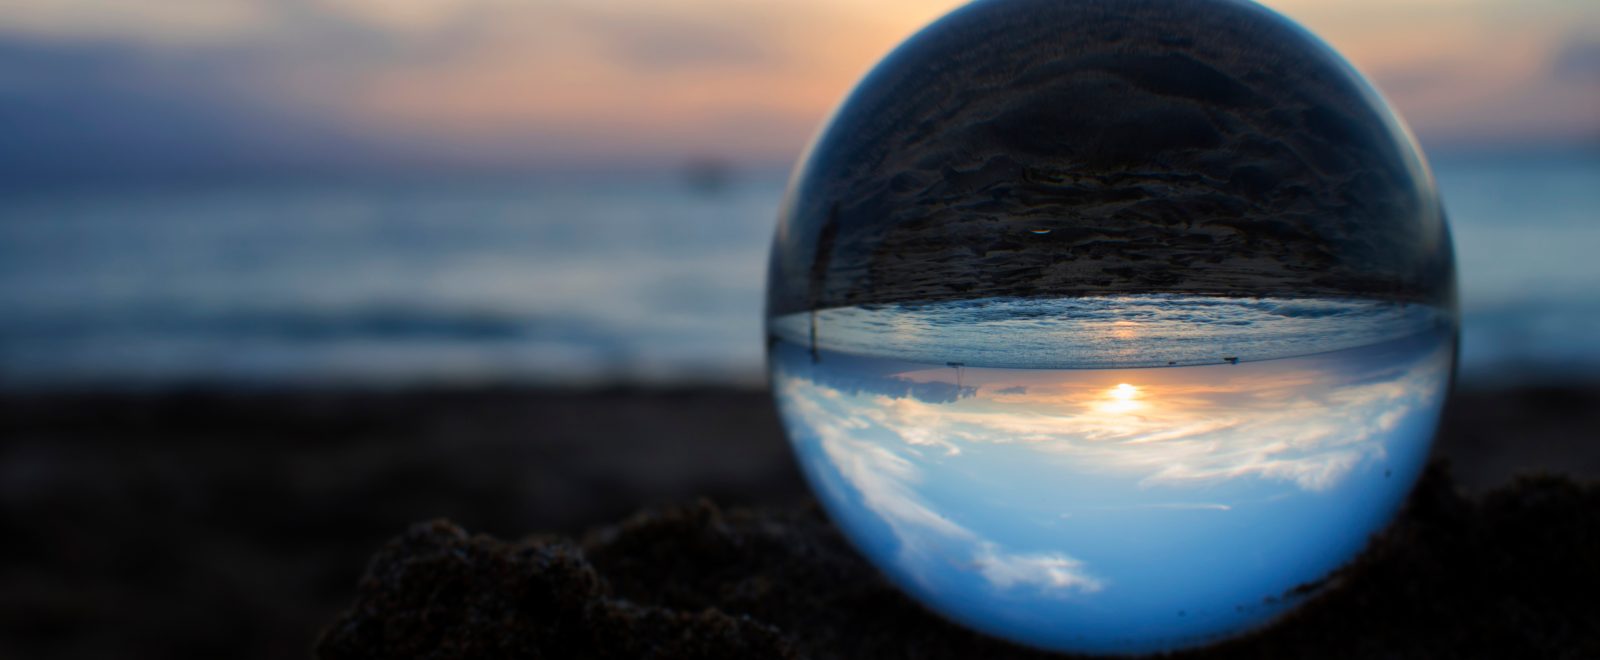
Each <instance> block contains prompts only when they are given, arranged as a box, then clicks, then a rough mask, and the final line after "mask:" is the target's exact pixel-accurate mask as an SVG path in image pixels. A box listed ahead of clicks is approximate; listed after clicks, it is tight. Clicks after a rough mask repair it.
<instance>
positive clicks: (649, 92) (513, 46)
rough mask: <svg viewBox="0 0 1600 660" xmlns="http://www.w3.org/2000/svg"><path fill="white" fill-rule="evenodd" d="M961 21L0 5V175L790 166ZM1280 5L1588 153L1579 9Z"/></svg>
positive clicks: (789, 10) (414, 3) (1532, 133)
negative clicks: (893, 57) (717, 162)
mask: <svg viewBox="0 0 1600 660" xmlns="http://www.w3.org/2000/svg"><path fill="white" fill-rule="evenodd" d="M956 4H957V3H956V2H955V1H954V0H950V1H941V2H935V3H926V2H912V1H910V0H904V1H894V2H883V3H874V4H872V5H871V6H870V7H869V6H867V5H862V4H860V3H850V2H844V1H822V2H801V1H799V0H774V1H773V2H764V3H746V2H734V1H733V0H692V1H691V0H634V1H631V2H626V3H623V2H578V1H576V0H551V1H548V2H535V3H529V2H519V1H516V0H459V1H450V0H411V1H407V2H386V1H384V0H170V1H163V2H157V3H139V4H137V6H136V5H135V4H131V3H128V2H122V1H119V0H52V1H50V2H38V1H35V0H0V50H5V51H6V52H7V55H8V58H7V59H5V60H0V68H3V69H5V71H3V72H0V86H4V87H6V92H5V93H6V95H5V96H4V101H5V108H4V110H5V112H6V116H5V117H4V119H5V120H6V121H5V122H4V123H0V144H3V145H4V146H5V147H6V151H7V152H8V153H6V154H5V160H6V161H7V162H8V163H9V164H10V166H9V167H8V168H7V172H8V173H18V172H20V173H29V172H32V173H34V174H35V175H38V174H40V173H48V172H58V173H64V172H101V173H105V172H114V173H122V174H127V173H130V172H135V173H138V172H143V173H149V172H152V171H156V172H159V171H187V172H196V171H209V170H212V169H216V168H221V169H224V170H273V171H300V170H303V169H304V168H305V167H307V166H308V165H314V166H315V167H319V168H335V169H353V170H372V169H379V170H382V169H385V168H397V167H398V168H418V167H421V168H439V167H444V168H454V167H473V168H525V167H558V168H559V167H567V166H574V165H579V166H581V165H589V166H593V165H600V166H608V165H609V166H618V165H629V166H641V165H643V166H652V167H660V166H663V165H677V164H680V163H681V162H683V160H684V159H685V158H687V157H691V156H698V155H705V154H711V155H721V156H727V157H731V158H732V159H734V160H736V161H747V162H757V163H772V164H777V163H788V162H790V161H791V160H792V158H793V157H794V155H795V154H796V153H798V151H799V149H800V148H801V146H802V145H803V144H804V141H805V140H806V138H807V137H808V136H809V135H811V133H812V132H813V131H814V130H815V128H816V126H817V124H818V123H819V122H820V121H822V120H823V118H824V117H825V116H826V114H827V111H828V109H829V108H831V107H833V106H834V104H836V103H837V102H838V101H839V100H840V99H841V98H842V97H843V96H844V95H845V94H846V93H847V92H848V91H849V89H850V88H851V86H852V85H853V84H854V83H855V82H856V80H858V79H859V78H860V76H861V75H862V74H864V73H865V72H866V71H867V70H868V69H869V68H870V66H871V65H872V64H873V62H874V61H875V60H877V59H878V58H879V57H881V56H882V55H883V54H884V53H886V52H888V51H889V50H890V49H891V48H892V47H893V46H894V44H895V43H896V42H898V41H899V40H901V39H903V38H904V37H905V36H907V35H909V34H910V33H912V32H913V31H914V30H915V29H916V28H917V27H919V26H921V25H923V24H925V23H927V22H928V21H930V20H932V19H933V18H935V17H937V16H938V15H939V14H941V13H943V12H944V11H946V10H948V9H950V8H952V7H953V6H955V5H956ZM1276 4H1278V5H1280V6H1282V7H1284V8H1285V9H1288V10H1289V11H1290V13H1291V14H1292V15H1295V16H1297V17H1299V18H1301V19H1302V20H1304V21H1305V22H1306V24H1307V25H1308V26H1309V27H1311V28H1312V29H1313V30H1316V31H1318V32H1320V33H1323V34H1324V35H1325V36H1327V37H1328V38H1329V39H1330V41H1331V42H1332V43H1333V44H1334V45H1335V46H1336V47H1338V48H1340V49H1341V50H1342V51H1344V52H1346V54H1348V55H1349V56H1350V57H1351V59H1352V60H1354V61H1355V63H1356V64H1357V65H1358V66H1360V67H1362V68H1363V69H1364V70H1366V71H1368V72H1370V73H1372V74H1373V76H1374V78H1375V79H1376V80H1378V82H1379V84H1380V86H1381V87H1383V88H1385V90H1386V91H1388V92H1390V94H1391V97H1392V98H1394V99H1395V101H1396V103H1397V105H1398V106H1399V107H1400V109H1401V110H1402V111H1403V112H1404V114H1405V115H1406V117H1407V118H1408V119H1409V120H1410V121H1411V123H1412V124H1413V126H1415V127H1416V128H1417V129H1418V132H1419V134H1420V135H1422V136H1423V138H1424V139H1425V140H1438V141H1439V142H1455V143H1468V142H1484V141H1490V142H1493V141H1497V140H1498V141H1500V142H1506V143H1516V142H1518V141H1522V140H1544V141H1557V142H1562V141H1570V139H1571V138H1574V137H1578V138H1588V137H1593V136H1595V135H1596V134H1600V119H1596V118H1597V117H1600V114H1597V113H1596V112H1595V109H1596V108H1597V107H1600V86H1597V85H1594V84H1586V81H1592V80H1593V78H1594V77H1593V76H1591V75H1588V74H1586V73H1585V72H1586V71H1590V70H1591V69H1592V60H1593V59H1594V58H1593V56H1592V51H1593V38H1592V37H1584V36H1582V35H1593V34H1596V33H1600V15H1597V14H1595V13H1594V12H1592V11H1588V10H1587V6H1586V5H1584V3H1572V2H1557V1H1555V0H1540V1H1538V2H1533V3H1526V4H1513V3H1490V2H1471V3H1453V4H1452V3H1445V2H1436V1H1423V0H1411V1H1408V2H1398V3H1389V2H1384V3H1380V2H1376V1H1372V2H1367V1H1363V2H1361V3H1359V4H1358V5H1347V4H1344V3H1341V4H1339V5H1338V6H1334V5H1330V4H1328V3H1311V2H1308V1H1302V0H1285V1H1284V2H1280V3H1276ZM1424 26H1425V27H1424ZM1574 35H1578V36H1574ZM17 49H24V50H29V51H30V53H31V54H30V59H29V60H28V63H27V64H26V65H25V66H24V65H23V64H21V62H23V60H21V59H18V58H16V57H15V56H13V53H14V52H15V51H16V50H17ZM94 58H100V59H99V60H98V61H97V62H95V63H94V66H96V67H100V68H99V72H100V74H99V75H90V76H84V75H82V74H83V73H85V71H84V69H82V68H81V67H82V66H84V65H85V62H84V61H83V60H86V59H94ZM75 60H76V61H75ZM6 65H10V66H6ZM22 68H26V69H29V71H27V72H24V73H22V74H19V73H18V72H17V70H18V69H22ZM19 75H20V76H21V77H22V78H24V79H26V80H29V81H33V82H37V81H38V80H43V79H49V80H53V81H55V82H54V87H52V88H50V90H42V89H40V88H37V87H35V88H30V89H26V90H19V89H18V88H17V87H16V86H15V83H16V82H17V81H16V78H17V77H18V76H19ZM116 81H121V82H116ZM1430 146H1431V145H1430Z"/></svg>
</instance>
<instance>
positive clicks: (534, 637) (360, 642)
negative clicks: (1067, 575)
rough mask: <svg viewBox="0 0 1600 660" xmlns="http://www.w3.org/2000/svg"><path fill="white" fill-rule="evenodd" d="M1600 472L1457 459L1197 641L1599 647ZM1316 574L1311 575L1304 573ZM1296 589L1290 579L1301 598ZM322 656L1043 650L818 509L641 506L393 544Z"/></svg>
mask: <svg viewBox="0 0 1600 660" xmlns="http://www.w3.org/2000/svg"><path fill="white" fill-rule="evenodd" d="M1597 511H1600V484H1590V485H1587V486H1580V485H1578V484H1575V483H1574V482H1572V481H1570V480H1568V479H1564V478H1557V477H1525V478H1522V479H1519V480H1518V481H1516V482H1515V483H1513V484H1512V485H1510V486H1508V487H1505V488H1501V489H1498V490H1495V491H1493V492H1491V493H1489V494H1488V495H1486V496H1484V497H1483V498H1481V499H1479V500H1472V499H1467V498H1464V497H1463V496H1461V495H1460V494H1458V492H1457V490H1456V489H1455V487H1454V485H1453V484H1452V482H1451V479H1450V477H1449V475H1448V470H1447V469H1445V468H1443V467H1442V466H1438V465H1436V466H1435V467H1434V468H1433V469H1431V470H1430V471H1429V472H1428V473H1427V475H1426V476H1425V477H1424V478H1423V480H1422V482H1421V484H1420V486H1419V487H1418V489H1417V490H1416V492H1415V493H1414V494H1413V496H1412V498H1411V501H1410V503H1409V505H1408V506H1407V508H1406V510H1405V512H1404V514H1403V515H1402V516H1401V518H1400V520H1399V521H1398V522H1397V523H1396V524H1395V525H1394V526H1393V527H1391V528H1390V529H1389V530H1388V531H1387V532H1385V533H1384V534H1383V535H1381V536H1380V537H1378V538H1377V539H1376V540H1375V543H1374V544H1373V545H1372V547H1370V548H1369V549H1368V551H1367V552H1366V553H1365V554H1364V555H1363V556H1362V557H1361V558H1360V559H1359V560H1358V561H1357V562H1356V563H1354V564H1352V565H1351V566H1349V567H1347V568H1346V569H1344V570H1343V571H1342V572H1341V573H1339V574H1338V575H1335V576H1333V577H1332V578H1331V579H1330V580H1328V582H1327V584H1326V585H1320V586H1322V587H1323V593H1322V594H1321V595H1320V596H1319V597H1317V598H1316V599H1314V600H1313V601H1311V603H1310V604H1309V605H1308V606H1306V607H1305V608H1304V609H1302V610H1299V611H1297V612H1295V613H1293V614H1291V615H1290V616H1289V617H1288V618H1287V619H1286V620H1284V621H1283V622H1282V623H1281V624H1280V625H1278V626H1275V627H1272V628H1270V629H1268V630H1265V631H1262V632H1259V633H1256V634H1254V635H1252V636H1249V637H1246V638H1244V639H1240V640H1236V641H1233V642H1230V643H1227V644H1225V645H1223V646H1220V647H1216V648H1212V649H1207V650H1204V651H1200V652H1195V653H1192V654H1184V655H1190V656H1192V657H1300V658H1304V657H1315V658H1351V657H1596V656H1597V655H1600V632H1597V631H1600V601H1596V599H1595V598H1593V592H1594V589H1596V588H1597V587H1600V562H1597V561H1595V558H1596V557H1600V516H1597V515H1596V512H1597ZM1315 588H1316V587H1314V586H1310V585H1308V586H1307V587H1306V588H1305V589H1304V591H1311V590H1313V589H1315ZM1292 595H1293V594H1286V595H1285V596H1286V597H1289V596H1292ZM318 653H319V655H320V656H321V657H323V658H379V657H487V656H515V657H606V658H635V657H658V658H723V657H726V658H736V657H806V658H980V657H981V658H994V657H1038V656H1040V655H1042V654H1038V653H1036V652H1033V651H1031V650H1028V649H1021V648H1017V647H1014V646H1010V645H1008V644H1005V643H1003V642H999V641H994V640H989V639H985V638H982V637H980V636H978V635H975V634H972V633H969V632H967V631H965V630H962V629H961V628H958V627H956V626H954V625H951V624H948V623H945V622H944V621H941V620H939V619H938V618H936V617H934V616H933V615H931V614H929V613H927V612H925V611H923V610H921V609H920V608H919V607H918V606H916V605H915V604H913V603H912V602H911V601H909V600H907V599H906V598H905V597H903V596H901V595H900V594H899V593H898V592H896V591H895V590H894V589H893V588H891V587H890V586H889V585H888V584H887V583H886V582H885V581H884V580H882V579H881V578H880V577H878V575H877V574H876V573H875V572H874V571H873V570H872V569H871V568H870V567H869V566H867V565H866V564H865V563H864V562H863V561H861V560H860V559H859V558H858V557H857V556H856V555H855V554H854V553H853V552H851V550H850V549H849V547H848V546H847V545H846V543H845V542H844V540H843V539H842V538H841V537H840V536H839V535H838V533H837V532H835V531H834V530H833V528H832V527H831V526H830V525H829V524H828V523H827V521H826V520H825V519H824V518H823V517H822V516H821V515H819V513H818V511H817V510H816V509H815V508H809V507H808V508H800V509H773V510H738V511H731V512H726V513H724V512H722V511H719V510H718V509H717V508H716V507H715V506H713V505H711V504H709V503H705V502H702V503H700V504H697V505H694V506H688V507H679V508H667V509H660V510H655V511H650V512H646V513H642V514H638V515H636V516H634V517H633V518H631V519H629V520H627V521H625V522H622V523H620V524H618V525H614V526H609V527H603V528H600V529H598V530H596V531H593V532H590V533H588V534H587V535H585V536H584V537H583V538H582V540H575V539H571V538H565V537H557V536H545V537H532V538H529V539H526V540H523V541H520V542H517V543H507V542H503V541H498V540H495V539H493V538H490V537H487V536H468V535H467V534H466V533H465V532H463V531H462V530H461V529H460V528H459V527H456V526H454V525H452V524H450V523H448V522H444V521H436V522H432V523H423V524H419V525H416V526H415V527H413V528H412V529H411V530H410V531H409V532H408V533H406V534H405V535H404V536H402V537H400V538H398V539H396V540H394V541H391V542H390V543H389V544H388V545H387V546H385V547H384V549H383V550H382V551H381V552H379V554H378V556H377V557H376V558H375V559H374V560H373V562H372V565H371V567H370V568H369V569H368V570H367V575H366V577H365V578H364V579H363V580H362V581H361V586H360V594H359V596H358V597H357V600H356V604H355V605H354V606H353V607H352V608H351V609H349V610H348V611H346V612H345V613H344V614H343V615H341V616H340V617H339V619H338V621H337V622H336V623H334V624H333V626H332V627H330V628H329V629H328V631H327V632H326V633H325V635H324V637H323V638H322V640H321V642H320V644H319V645H318Z"/></svg>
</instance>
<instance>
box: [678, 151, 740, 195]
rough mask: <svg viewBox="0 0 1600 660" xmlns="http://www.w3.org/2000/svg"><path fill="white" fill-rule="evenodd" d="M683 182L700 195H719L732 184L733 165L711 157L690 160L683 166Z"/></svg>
mask: <svg viewBox="0 0 1600 660" xmlns="http://www.w3.org/2000/svg"><path fill="white" fill-rule="evenodd" d="M683 181H684V183H685V184H687V185H688V186H689V189H690V190H693V191H695V192H697V193H700V194H702V195H714V194H717V193H720V192H722V191H723V190H726V189H727V188H728V186H729V184H731V183H732V182H733V164H732V163H729V162H728V161H726V160H723V159H720V158H713V157H702V158H694V159H691V160H689V161H688V162H686V163H684V165H683Z"/></svg>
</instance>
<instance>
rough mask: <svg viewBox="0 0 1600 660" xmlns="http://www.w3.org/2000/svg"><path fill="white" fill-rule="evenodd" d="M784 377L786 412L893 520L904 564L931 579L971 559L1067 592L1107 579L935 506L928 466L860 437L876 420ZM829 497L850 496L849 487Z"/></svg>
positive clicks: (864, 498) (867, 502)
mask: <svg viewBox="0 0 1600 660" xmlns="http://www.w3.org/2000/svg"><path fill="white" fill-rule="evenodd" d="M781 378H782V379H783V380H782V383H781V385H780V386H779V387H778V388H777V397H778V403H779V405H780V406H782V407H785V408H787V409H789V410H788V412H789V413H790V414H789V415H787V417H788V418H789V419H805V420H807V423H808V426H807V427H806V428H807V430H808V431H809V432H810V433H812V434H814V435H815V437H816V439H817V442H818V445H819V446H820V448H821V450H822V455H823V456H824V457H826V459H827V461H828V463H829V464H830V465H831V466H832V468H833V470H834V471H835V472H836V473H837V474H838V475H839V476H840V478H842V479H843V480H844V482H845V483H847V484H849V486H850V488H852V489H853V490H854V491H855V492H856V494H857V495H858V496H859V498H860V500H861V505H862V506H863V507H864V508H866V509H867V510H869V511H871V512H873V513H874V514H876V515H877V516H878V517H879V518H880V519H881V520H882V521H883V522H884V523H885V524H886V525H888V527H889V529H890V531H891V533H892V534H893V535H894V538H895V540H896V541H897V542H898V544H899V562H898V564H899V566H901V567H904V568H907V569H909V570H911V571H912V572H913V577H915V578H916V579H919V580H921V581H923V582H924V583H929V582H930V577H931V575H930V574H931V573H933V572H936V571H939V570H942V569H943V568H944V567H945V566H947V565H956V566H968V567H971V568H972V569H973V570H975V571H976V572H977V573H978V574H979V575H981V576H982V577H983V578H984V579H985V580H986V581H987V582H988V583H989V585H990V586H991V587H993V588H995V589H999V590H1007V589H1014V588H1020V587H1029V588H1036V589H1039V590H1040V591H1042V592H1045V593H1047V594H1049V595H1053V596H1060V597H1066V596H1070V595H1072V594H1088V593H1093V592H1095V591H1099V590H1100V589H1101V588H1103V587H1104V585H1105V583H1104V581H1103V580H1100V579H1099V578H1096V577H1094V576H1092V575H1091V574H1090V573H1089V572H1088V571H1087V570H1086V569H1085V567H1084V565H1083V563H1082V562H1081V561H1078V560H1076V559H1073V558H1072V557H1069V556H1067V555H1065V554H1061V553H1009V552H1006V551H1005V550H1004V549H1003V548H1002V547H1001V546H1000V545H998V544H996V543H995V542H993V541H990V540H985V539H983V538H981V537H980V536H979V535H978V534H976V533H974V532H973V531H972V530H970V529H968V528H966V527H964V526H962V525H960V524H959V523H956V522H955V521H953V520H951V519H950V518H948V517H946V516H944V515H942V514H940V513H939V512H937V511H935V510H934V509H933V507H932V506H930V505H929V504H928V503H927V502H926V501H924V500H923V499H922V497H921V496H920V495H918V494H917V490H916V485H917V484H918V483H919V482H920V481H921V479H922V473H921V470H920V469H919V468H917V466H916V465H915V464H914V463H913V462H912V461H911V460H908V459H907V458H906V457H904V456H902V455H900V454H898V453H896V452H895V451H894V450H893V449H892V448H891V447H887V446H883V445H878V444H874V443H872V442H871V441H868V440H863V439H861V435H860V432H861V430H862V429H864V428H867V427H870V426H871V424H872V422H871V421H870V420H868V419H865V418H863V417H859V416H853V415H849V414H845V415H840V414H838V413H839V411H837V410H833V409H830V407H829V404H832V405H838V404H839V403H841V402H842V401H843V399H842V398H841V397H839V396H837V393H836V392H835V391H834V390H831V389H829V388H827V387H825V386H821V385H817V384H815V383H812V382H809V381H806V380H803V379H799V378H794V377H789V376H783V377H781ZM824 402H828V403H824ZM830 497H831V499H835V500H838V501H840V502H841V503H843V502H847V501H849V498H848V496H847V495H846V494H844V493H832V494H830ZM952 553H956V554H965V555H966V559H964V560H962V559H959V558H955V557H950V556H949V555H950V554H952Z"/></svg>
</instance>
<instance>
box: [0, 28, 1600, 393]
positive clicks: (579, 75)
mask: <svg viewBox="0 0 1600 660" xmlns="http://www.w3.org/2000/svg"><path fill="white" fill-rule="evenodd" d="M955 4H956V3H954V2H935V1H931V0H922V1H913V0H895V1H892V2H879V3H872V4H871V5H870V6H868V5H863V4H861V3H858V2H846V1H843V0H825V1H816V0H809V1H806V2H800V1H798V0H795V1H790V0H780V1H774V2H763V3H759V4H752V3H744V2H733V1H732V0H605V1H601V2H593V1H588V2H578V1H576V0H574V1H566V0H542V1H541V2H534V3H529V2H512V1H510V0H409V1H407V2H390V1H387V0H287V1H271V2H269V1H266V0H169V1H166V2H162V3H160V4H159V5H157V6H147V5H146V4H144V3H140V4H138V5H135V4H133V3H126V2H118V1H114V0H51V1H49V2H45V1H42V0H4V1H3V2H0V186H3V187H4V188H3V197H0V307H3V308H4V309H5V310H6V313H5V314H4V315H3V316H0V386H3V387H6V388H12V389H16V388H39V387H82V386H93V387H104V386H111V387H144V386H151V385H163V384H169V383H174V382H224V383H234V384H252V385H257V384H272V385H279V384H292V385H296V386H301V385H313V386H328V385H344V384H352V383H354V384H361V385H410V384H417V383H438V382H445V383H452V384H463V383H467V384H479V383H505V382H514V383H537V384H560V385H567V384H574V383H581V384H595V383H618V382H623V383H681V382H685V381H694V382H714V383H729V382H731V383H740V384H756V383H759V380H760V371H761V367H762V365H761V360H762V357H761V355H762V354H761V345H762V344H761V342H760V340H759V336H758V335H759V332H760V329H759V324H760V317H759V310H760V308H761V293H762V280H763V277H764V275H765V268H764V260H765V251H766V249H767V247H768V241H769V240H770V238H771V230H772V227H773V224H774V214H775V209H776V206H777V203H778V200H779V198H780V196H781V194H782V187H783V182H784V177H785V176H786V173H787V170H788V168H789V167H790V166H791V165H792V163H793V161H794V160H795V158H796V156H797V154H798V152H799V151H800V149H801V148H802V147H803V146H804V143H805V141H806V140H807V138H808V136H809V135H810V134H811V133H812V132H813V131H814V130H816V128H817V127H818V125H819V124H820V123H821V122H822V121H823V119H824V118H825V117H826V114H827V112H828V111H829V109H830V108H831V107H832V106H833V105H834V104H835V103H837V102H838V101H839V100H840V99H841V98H842V97H843V96H844V95H845V94H846V93H847V92H848V91H849V89H850V87H851V85H852V84H853V82H854V81H855V80H856V79H857V78H859V77H860V76H861V75H863V74H864V73H865V72H866V71H867V69H868V68H869V67H870V66H871V65H872V64H873V63H874V62H875V61H876V59H877V58H879V57H881V56H882V55H883V54H885V53H886V52H887V51H888V50H889V49H890V48H892V47H893V46H894V45H895V44H896V43H897V42H898V41H900V40H901V39H903V38H904V37H906V36H908V35H909V34H910V33H912V32H913V31H915V30H916V29H917V28H918V27H920V26H921V25H924V24H925V23H927V22H928V21H930V20H932V19H933V18H936V17H937V16H939V15H940V14H942V13H943V12H945V11H947V10H948V9H950V8H951V7H953V6H954V5H955ZM1269 4H1270V5H1272V6H1274V7H1275V8H1277V9H1279V10H1281V11H1283V12H1285V13H1287V14H1288V15H1289V16H1291V17H1293V18H1295V19H1298V20H1299V21H1301V22H1302V23H1303V24H1305V25H1306V26H1308V27H1309V28H1311V29H1312V30H1313V31H1314V32H1316V33H1318V34H1320V35H1321V36H1323V37H1324V38H1325V39H1327V40H1328V41H1329V42H1331V43H1332V45H1333V46H1334V47H1336V48H1337V49H1338V50H1340V51H1341V52H1343V53H1344V54H1345V55H1346V56H1347V57H1348V58H1349V59H1350V60H1351V61H1352V62H1354V63H1355V64H1356V66H1357V67H1358V68H1360V69H1362V70H1363V71H1364V72H1365V73H1367V74H1368V75H1369V76H1370V77H1372V78H1373V79H1374V80H1375V81H1376V83H1377V84H1378V86H1379V87H1380V88H1381V89H1382V90H1383V91H1384V92H1385V93H1386V94H1387V95H1388V97H1389V98H1390V99H1391V101H1392V102H1393V103H1394V104H1395V105H1396V106H1397V107H1398V108H1399V110H1400V111H1401V113H1402V114H1403V116H1404V117H1405V118H1406V119H1407V120H1408V121H1409V122H1410V123H1411V125H1412V127H1413V129H1414V130H1415V132H1416V133H1417V134H1418V136H1419V138H1420V140H1421V142H1422V144H1423V145H1424V147H1425V149H1426V151H1427V153H1428V154H1429V155H1430V157H1431V159H1432V163H1433V165H1434V167H1435V168H1436V172H1437V175H1438V180H1439V184H1440V186H1441V188H1442V190H1443V192H1444V196H1445V200H1446V204H1447V207H1448V211H1449V213H1450V217H1451V220H1452V221H1453V223H1454V229H1455V232H1456V234H1455V235H1456V240H1457V249H1458V251H1459V255H1460V263H1461V273H1462V301H1463V305H1464V308H1465V311H1466V325H1465V328H1466V343H1465V349H1464V357H1465V369H1466V374H1467V377H1468V378H1469V379H1473V380H1477V381H1479V382H1481V383H1489V382H1494V383H1503V382H1506V381H1507V380H1508V379H1522V378H1524V377H1526V375H1527V374H1530V373H1538V374H1540V375H1541V376H1551V375H1555V376H1573V375H1578V374H1582V373H1586V372H1590V371H1593V370H1594V369H1595V367H1597V366H1600V345H1597V344H1595V343H1594V342H1591V341H1590V340H1589V339H1590V338H1591V337H1594V336H1597V335H1600V295H1596V294H1595V293H1594V292H1593V291H1592V287H1593V286H1594V285H1595V284H1596V283H1600V260H1597V259H1594V258H1593V257H1592V256H1591V255H1592V252H1593V251H1594V250H1595V249H1597V248H1600V225H1596V224H1595V223H1594V222H1591V220H1594V219H1595V213H1596V209H1600V10H1597V9H1596V8H1595V6H1594V4H1593V3H1591V2H1586V1H1584V0H1528V1H1518V2H1511V1H1509V0H1394V1H1390V0H1384V1H1379V0H1359V1H1354V2H1341V3H1335V4H1330V3H1325V2H1316V1H1314V0H1280V1H1278V2H1272V3H1269Z"/></svg>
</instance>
